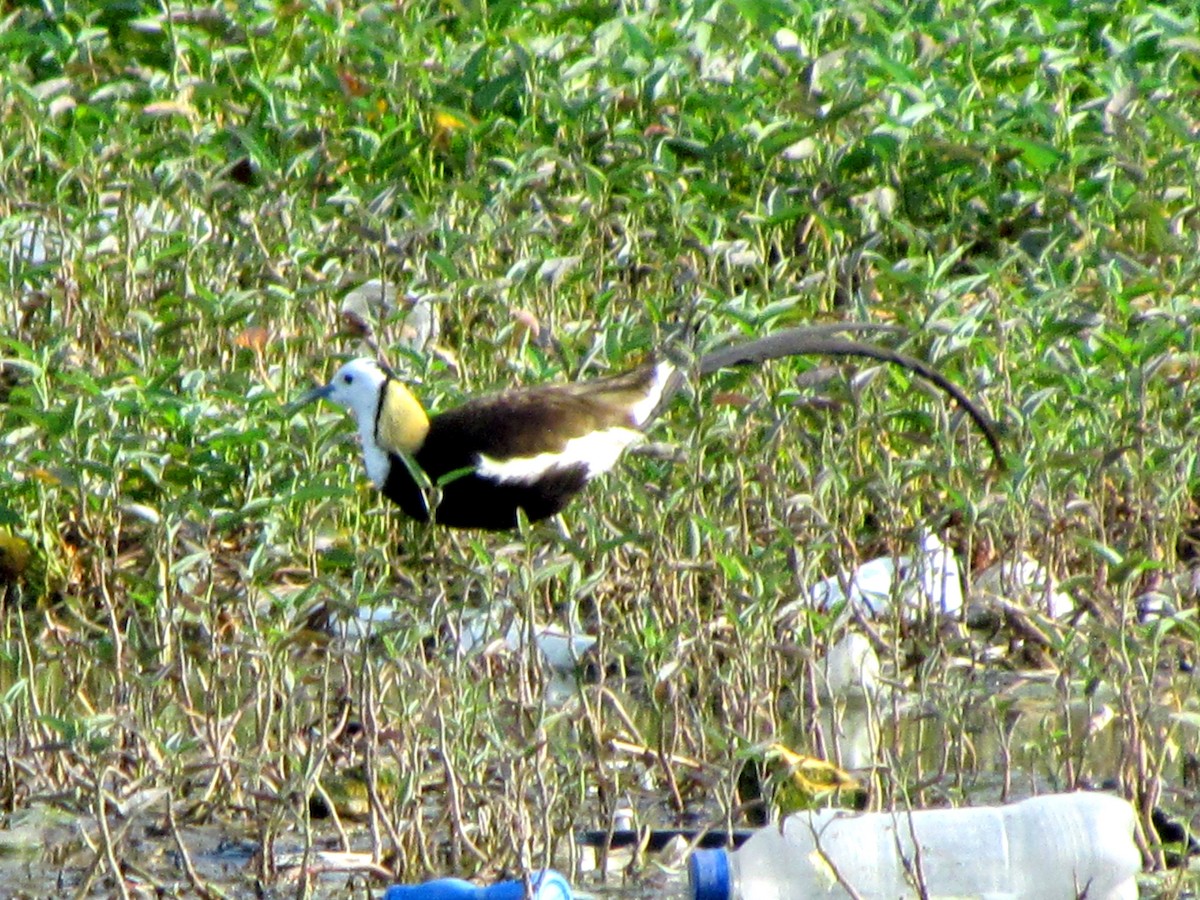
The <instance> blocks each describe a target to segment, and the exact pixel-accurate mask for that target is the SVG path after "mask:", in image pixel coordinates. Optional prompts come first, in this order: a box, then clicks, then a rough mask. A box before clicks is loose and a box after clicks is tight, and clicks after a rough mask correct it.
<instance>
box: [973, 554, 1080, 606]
mask: <svg viewBox="0 0 1200 900" xmlns="http://www.w3.org/2000/svg"><path fill="white" fill-rule="evenodd" d="M998 598H999V599H1003V600H1005V601H1007V602H1008V603H1012V604H1015V605H1017V606H1021V607H1024V608H1026V609H1028V610H1031V611H1036V612H1040V613H1042V614H1044V615H1047V616H1049V617H1050V618H1052V619H1060V618H1062V617H1063V616H1067V615H1070V614H1071V613H1073V612H1074V611H1075V601H1074V600H1072V599H1071V596H1070V595H1069V594H1066V593H1064V592H1063V591H1060V590H1058V584H1057V582H1056V581H1055V580H1054V578H1053V577H1052V576H1051V575H1050V574H1049V573H1048V572H1047V571H1046V567H1045V566H1043V565H1042V564H1041V563H1039V562H1037V561H1036V560H1034V559H1032V558H1030V557H1029V556H1027V555H1025V554H1021V556H1020V557H1018V558H1017V559H1015V560H1000V562H997V563H995V564H994V565H991V566H988V568H986V569H984V570H983V571H982V572H980V573H979V575H977V576H976V578H975V580H974V582H973V583H972V584H971V605H972V607H975V606H981V607H983V608H985V609H987V608H992V607H994V606H996V605H997V604H996V600H997V599H998Z"/></svg>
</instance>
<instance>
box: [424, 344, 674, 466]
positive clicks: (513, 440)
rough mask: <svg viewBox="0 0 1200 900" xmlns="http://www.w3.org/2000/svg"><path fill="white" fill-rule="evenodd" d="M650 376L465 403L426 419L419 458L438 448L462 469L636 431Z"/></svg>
mask: <svg viewBox="0 0 1200 900" xmlns="http://www.w3.org/2000/svg"><path fill="white" fill-rule="evenodd" d="M653 378H654V369H653V367H652V366H643V367H640V368H638V369H635V370H634V371H632V372H627V373H624V374H621V375H614V376H612V377H609V378H600V379H596V380H594V381H581V382H575V383H573V384H561V385H560V384H555V385H543V386H538V387H531V388H523V389H520V390H515V391H507V392H505V393H503V394H497V395H495V396H491V397H481V398H479V399H477V400H471V401H468V402H467V403H464V404H463V405H462V406H459V407H456V408H454V409H451V410H447V411H446V412H443V413H439V414H438V415H436V416H434V417H433V418H432V419H431V420H430V427H429V435H428V437H427V438H426V439H425V445H424V446H423V447H422V453H421V456H422V457H426V456H428V455H430V454H431V453H432V452H433V450H434V448H435V447H436V448H437V451H438V454H439V455H441V454H445V455H448V456H449V457H452V458H453V459H454V460H455V461H456V462H457V463H458V464H459V465H458V468H461V467H463V466H466V465H472V464H474V462H475V459H476V457H477V456H478V455H479V454H483V455H485V456H488V457H490V458H492V459H495V460H505V459H515V458H518V457H526V456H536V455H537V454H539V453H559V452H561V451H562V449H563V447H564V446H565V445H566V443H567V441H569V440H571V439H572V438H577V437H582V436H583V435H585V434H590V433H592V432H594V431H599V430H602V429H605V428H617V427H622V428H633V427H636V426H635V424H634V422H633V419H632V418H631V416H630V408H631V407H632V406H633V405H634V404H636V403H637V402H638V401H640V400H641V399H643V398H644V397H645V396H646V392H647V390H648V389H649V387H650V385H651V383H652V381H653ZM451 444H453V445H454V446H450V445H451ZM430 474H432V473H430Z"/></svg>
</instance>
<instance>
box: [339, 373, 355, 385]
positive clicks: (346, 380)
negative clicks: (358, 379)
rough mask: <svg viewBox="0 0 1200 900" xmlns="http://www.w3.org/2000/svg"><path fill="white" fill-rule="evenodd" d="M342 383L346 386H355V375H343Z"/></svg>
mask: <svg viewBox="0 0 1200 900" xmlns="http://www.w3.org/2000/svg"><path fill="white" fill-rule="evenodd" d="M342 381H343V382H344V383H346V384H354V376H353V375H343V376H342Z"/></svg>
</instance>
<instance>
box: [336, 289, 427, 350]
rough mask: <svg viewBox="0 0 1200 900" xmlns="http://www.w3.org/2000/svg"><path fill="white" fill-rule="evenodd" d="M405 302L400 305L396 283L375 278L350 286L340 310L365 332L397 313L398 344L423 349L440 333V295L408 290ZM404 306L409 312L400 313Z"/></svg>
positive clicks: (411, 348)
mask: <svg viewBox="0 0 1200 900" xmlns="http://www.w3.org/2000/svg"><path fill="white" fill-rule="evenodd" d="M403 301H404V302H403V304H401V302H400V301H399V299H398V298H397V294H396V287H395V285H392V284H388V283H385V282H384V281H383V280H382V279H379V278H372V279H370V280H368V281H364V282H363V283H362V284H360V285H358V286H356V287H354V288H351V289H350V290H349V291H348V292H347V293H346V296H345V297H343V298H342V305H341V308H340V310H339V311H340V312H341V315H342V317H343V318H344V319H346V320H348V321H350V322H351V323H353V324H355V325H356V326H358V327H360V328H362V329H364V330H365V331H371V330H374V329H375V328H376V327H378V326H381V324H382V323H384V322H386V321H389V320H390V319H391V318H392V317H393V316H395V317H396V318H397V319H400V320H401V321H402V324H401V329H400V336H399V339H398V341H397V343H398V344H400V345H401V346H404V347H408V348H409V349H410V350H417V351H420V350H424V349H425V348H426V347H428V346H429V345H430V344H431V343H433V342H434V341H436V340H437V338H438V335H439V334H440V333H441V324H440V322H439V320H438V315H437V309H436V308H435V305H434V304H435V303H437V297H436V296H434V295H432V294H414V293H409V294H405V295H404V298H403ZM401 306H403V307H405V308H406V311H404V312H398V310H400V308H401Z"/></svg>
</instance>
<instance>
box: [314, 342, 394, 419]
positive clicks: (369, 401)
mask: <svg viewBox="0 0 1200 900" xmlns="http://www.w3.org/2000/svg"><path fill="white" fill-rule="evenodd" d="M385 381H387V375H386V374H384V371H383V369H382V368H380V366H379V363H377V362H375V360H373V359H367V358H366V357H362V358H360V359H352V360H350V362H348V363H346V364H345V365H344V366H342V367H341V368H340V369H338V370H337V372H336V373H335V374H334V376H333V378H331V379H330V381H329V384H327V385H325V386H324V387H321V388H317V389H316V390H315V391H313V392H311V393H312V394H314V395H315V396H313V397H312V398H311V399H314V400H315V399H324V400H328V401H329V402H330V403H336V404H337V405H338V406H340V407H342V408H343V409H347V410H349V411H350V412H351V413H353V414H354V418H355V419H357V420H358V421H359V422H360V423H362V422H364V421H366V422H374V421H375V415H376V411H377V410H378V408H379V396H380V389H381V388H382V387H383V383H384V382H385Z"/></svg>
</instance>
